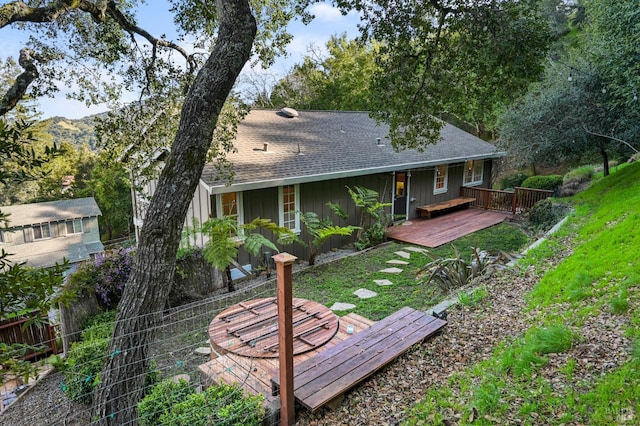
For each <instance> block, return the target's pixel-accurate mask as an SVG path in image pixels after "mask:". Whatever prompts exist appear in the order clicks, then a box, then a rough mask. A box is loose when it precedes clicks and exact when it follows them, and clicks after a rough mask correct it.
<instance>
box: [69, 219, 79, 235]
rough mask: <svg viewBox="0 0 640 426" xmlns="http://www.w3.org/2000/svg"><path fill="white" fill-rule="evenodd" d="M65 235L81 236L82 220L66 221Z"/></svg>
mask: <svg viewBox="0 0 640 426" xmlns="http://www.w3.org/2000/svg"><path fill="white" fill-rule="evenodd" d="M66 225H67V235H71V234H82V219H73V220H67V221H66Z"/></svg>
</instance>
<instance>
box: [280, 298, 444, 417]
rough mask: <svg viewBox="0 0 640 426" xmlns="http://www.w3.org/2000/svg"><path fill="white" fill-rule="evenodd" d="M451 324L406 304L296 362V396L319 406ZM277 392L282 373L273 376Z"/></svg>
mask: <svg viewBox="0 0 640 426" xmlns="http://www.w3.org/2000/svg"><path fill="white" fill-rule="evenodd" d="M446 324H447V322H446V321H444V320H441V319H438V318H435V317H433V316H431V315H429V314H427V313H425V312H421V311H416V310H415V309H412V308H408V307H405V308H402V309H400V310H399V311H397V312H395V313H394V314H392V315H390V316H388V317H387V318H385V319H383V320H381V321H378V322H376V323H375V324H374V325H372V326H371V327H370V328H367V329H366V330H363V331H361V332H359V333H357V334H355V335H354V336H351V337H349V338H348V339H345V340H343V341H341V342H340V343H338V344H336V345H335V346H333V347H331V348H328V349H327V350H325V351H322V352H320V353H318V354H316V355H314V356H313V357H311V358H309V359H307V360H305V361H303V362H301V363H299V364H296V365H295V366H294V380H293V382H294V385H293V386H294V390H293V394H294V396H295V398H296V400H297V401H298V402H299V403H300V404H302V405H303V406H304V407H306V408H307V409H309V410H312V411H313V410H316V409H318V408H320V407H322V406H323V405H325V404H327V403H329V402H331V401H332V400H334V399H336V398H338V397H340V396H341V395H343V394H344V393H345V392H346V391H348V390H349V389H351V388H352V387H354V386H355V385H357V384H358V383H360V382H362V381H363V380H365V379H366V378H367V377H369V376H371V375H373V374H374V373H375V372H376V371H378V370H380V369H381V368H382V367H384V366H385V365H387V364H389V363H390V362H391V361H393V360H394V359H396V358H397V357H398V356H400V355H401V354H402V353H404V352H406V351H407V350H408V349H409V348H411V347H412V346H413V345H415V344H416V343H419V342H421V341H423V340H425V339H426V338H428V337H430V336H432V335H434V334H435V333H437V332H438V331H440V330H441V329H442V327H444V326H445V325H446ZM271 380H272V382H273V387H274V394H275V393H276V392H277V390H278V389H279V381H280V378H279V375H278V374H277V371H276V374H274V376H273V378H272V379H271Z"/></svg>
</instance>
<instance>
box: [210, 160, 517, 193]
mask: <svg viewBox="0 0 640 426" xmlns="http://www.w3.org/2000/svg"><path fill="white" fill-rule="evenodd" d="M506 155H507V153H506V152H504V151H499V152H493V153H489V154H478V155H469V156H465V157H454V158H442V159H438V160H430V161H418V162H414V163H403V164H394V165H389V166H383V167H374V168H366V169H354V170H345V171H340V172H333V173H322V174H313V175H304V176H292V177H287V178H281V179H267V180H262V181H254V182H244V183H232V184H231V185H225V184H223V183H220V184H216V185H208V184H207V183H206V182H205V181H204V180H202V179H200V182H201V184H202V186H203V187H204V188H205V189H206V190H207V192H208V193H209V194H210V195H214V194H225V193H229V192H242V191H251V190H254V189H265V188H273V187H278V186H284V185H296V184H302V183H311V182H321V181H326V180H334V179H343V178H350V177H357V176H366V175H373V174H378V173H389V172H395V171H404V170H410V169H419V168H423V167H434V166H437V165H440V164H453V163H459V162H463V161H469V160H486V159H490V158H502V157H505V156H506Z"/></svg>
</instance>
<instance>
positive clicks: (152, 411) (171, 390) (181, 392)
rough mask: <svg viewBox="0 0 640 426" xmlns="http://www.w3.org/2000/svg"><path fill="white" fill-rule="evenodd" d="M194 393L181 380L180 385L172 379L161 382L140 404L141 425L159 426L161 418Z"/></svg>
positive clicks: (187, 384)
mask: <svg viewBox="0 0 640 426" xmlns="http://www.w3.org/2000/svg"><path fill="white" fill-rule="evenodd" d="M194 392H195V390H194V389H193V388H192V387H191V385H190V384H189V383H188V382H187V381H185V380H179V381H178V383H176V382H174V381H173V380H170V379H167V380H163V381H161V382H159V383H158V384H157V385H155V386H154V387H153V389H152V390H151V392H150V393H149V394H148V395H147V396H145V397H144V398H143V399H142V401H140V402H139V403H138V415H139V417H140V425H141V426H147V425H148V426H153V425H157V424H158V419H159V418H160V416H162V415H163V414H167V413H169V412H170V411H171V409H172V407H173V406H174V405H176V404H178V403H180V402H182V401H184V400H185V399H186V398H187V396H188V395H190V394H192V393H194Z"/></svg>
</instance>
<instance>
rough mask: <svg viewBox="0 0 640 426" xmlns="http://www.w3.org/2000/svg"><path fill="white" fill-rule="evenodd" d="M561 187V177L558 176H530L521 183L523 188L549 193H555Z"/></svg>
mask: <svg viewBox="0 0 640 426" xmlns="http://www.w3.org/2000/svg"><path fill="white" fill-rule="evenodd" d="M561 185H562V176H560V175H548V176H531V177H530V178H527V179H526V180H525V181H524V182H522V187H523V188H532V189H548V190H549V191H555V190H557V189H558V188H560V186H561Z"/></svg>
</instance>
